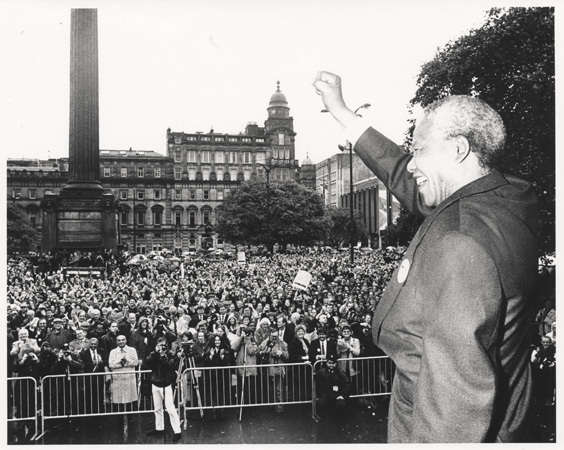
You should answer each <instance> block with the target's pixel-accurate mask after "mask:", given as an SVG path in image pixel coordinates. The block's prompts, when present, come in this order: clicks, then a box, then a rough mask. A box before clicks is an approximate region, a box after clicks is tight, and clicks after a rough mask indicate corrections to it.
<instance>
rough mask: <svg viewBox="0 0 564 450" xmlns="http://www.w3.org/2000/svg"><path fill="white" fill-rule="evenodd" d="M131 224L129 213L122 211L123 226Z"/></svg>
mask: <svg viewBox="0 0 564 450" xmlns="http://www.w3.org/2000/svg"><path fill="white" fill-rule="evenodd" d="M128 222H129V211H122V212H121V224H122V225H127V224H128Z"/></svg>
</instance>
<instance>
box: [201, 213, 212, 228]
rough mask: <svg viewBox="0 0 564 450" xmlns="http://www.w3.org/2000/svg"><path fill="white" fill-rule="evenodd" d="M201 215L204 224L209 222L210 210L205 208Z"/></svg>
mask: <svg viewBox="0 0 564 450" xmlns="http://www.w3.org/2000/svg"><path fill="white" fill-rule="evenodd" d="M202 216H203V217H202V219H203V221H204V225H206V224H208V223H210V212H209V211H207V210H206V211H203V213H202Z"/></svg>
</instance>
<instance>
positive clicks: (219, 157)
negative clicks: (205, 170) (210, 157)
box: [215, 152, 225, 164]
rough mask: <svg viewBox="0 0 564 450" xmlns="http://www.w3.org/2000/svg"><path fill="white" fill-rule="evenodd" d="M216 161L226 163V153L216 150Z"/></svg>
mask: <svg viewBox="0 0 564 450" xmlns="http://www.w3.org/2000/svg"><path fill="white" fill-rule="evenodd" d="M215 163H216V164H225V153H223V152H216V153H215Z"/></svg>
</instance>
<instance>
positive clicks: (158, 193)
mask: <svg viewBox="0 0 564 450" xmlns="http://www.w3.org/2000/svg"><path fill="white" fill-rule="evenodd" d="M154 195H155V200H160V199H161V190H160V189H155V191H154Z"/></svg>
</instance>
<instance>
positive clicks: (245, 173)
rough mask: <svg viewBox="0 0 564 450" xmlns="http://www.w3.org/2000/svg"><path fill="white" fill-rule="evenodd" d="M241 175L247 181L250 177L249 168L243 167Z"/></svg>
mask: <svg viewBox="0 0 564 450" xmlns="http://www.w3.org/2000/svg"><path fill="white" fill-rule="evenodd" d="M243 177H244V179H245V181H249V180H250V179H251V169H248V168H245V171H244V173H243Z"/></svg>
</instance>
